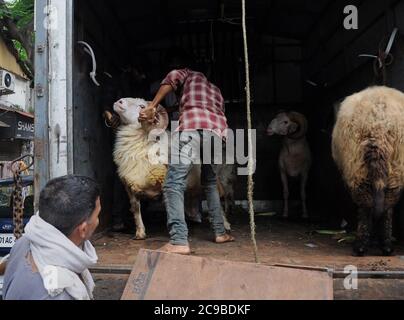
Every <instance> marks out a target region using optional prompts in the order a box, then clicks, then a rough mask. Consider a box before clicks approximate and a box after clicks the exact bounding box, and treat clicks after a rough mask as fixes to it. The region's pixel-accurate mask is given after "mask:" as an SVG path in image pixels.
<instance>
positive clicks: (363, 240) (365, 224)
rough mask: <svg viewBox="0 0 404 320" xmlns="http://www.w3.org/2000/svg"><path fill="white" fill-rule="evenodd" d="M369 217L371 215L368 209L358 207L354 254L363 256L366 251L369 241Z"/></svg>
mask: <svg viewBox="0 0 404 320" xmlns="http://www.w3.org/2000/svg"><path fill="white" fill-rule="evenodd" d="M371 219H372V215H371V214H370V210H369V209H364V208H360V209H359V210H358V231H357V233H358V234H357V239H356V242H355V244H354V246H353V250H354V255H355V256H358V257H363V256H364V255H365V254H366V252H367V249H368V246H369V242H370V232H371V223H372V220H371Z"/></svg>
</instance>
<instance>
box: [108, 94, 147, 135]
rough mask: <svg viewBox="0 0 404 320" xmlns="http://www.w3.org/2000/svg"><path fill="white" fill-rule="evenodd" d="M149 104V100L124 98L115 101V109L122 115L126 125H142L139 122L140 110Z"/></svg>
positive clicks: (123, 122)
mask: <svg viewBox="0 0 404 320" xmlns="http://www.w3.org/2000/svg"><path fill="white" fill-rule="evenodd" d="M147 106H148V103H147V101H145V100H143V99H134V98H122V99H120V100H118V101H117V102H115V104H114V111H115V112H116V113H117V114H118V115H119V116H120V118H121V121H122V124H124V125H135V124H137V125H139V128H141V127H142V125H141V124H140V123H139V114H140V112H141V111H142V110H143V109H144V108H146V107H147Z"/></svg>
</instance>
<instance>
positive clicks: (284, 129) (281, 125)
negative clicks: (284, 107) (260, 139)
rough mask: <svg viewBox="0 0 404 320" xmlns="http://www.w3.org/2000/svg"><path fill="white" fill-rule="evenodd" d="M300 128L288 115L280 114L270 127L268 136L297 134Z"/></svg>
mask: <svg viewBox="0 0 404 320" xmlns="http://www.w3.org/2000/svg"><path fill="white" fill-rule="evenodd" d="M298 127H299V126H298V124H297V123H296V122H293V121H291V120H290V118H289V117H288V115H287V114H286V113H280V114H278V116H277V117H276V118H275V119H274V120H272V122H271V124H270V125H269V127H268V130H267V134H268V136H273V135H280V136H287V135H290V134H292V133H294V132H296V130H297V129H298Z"/></svg>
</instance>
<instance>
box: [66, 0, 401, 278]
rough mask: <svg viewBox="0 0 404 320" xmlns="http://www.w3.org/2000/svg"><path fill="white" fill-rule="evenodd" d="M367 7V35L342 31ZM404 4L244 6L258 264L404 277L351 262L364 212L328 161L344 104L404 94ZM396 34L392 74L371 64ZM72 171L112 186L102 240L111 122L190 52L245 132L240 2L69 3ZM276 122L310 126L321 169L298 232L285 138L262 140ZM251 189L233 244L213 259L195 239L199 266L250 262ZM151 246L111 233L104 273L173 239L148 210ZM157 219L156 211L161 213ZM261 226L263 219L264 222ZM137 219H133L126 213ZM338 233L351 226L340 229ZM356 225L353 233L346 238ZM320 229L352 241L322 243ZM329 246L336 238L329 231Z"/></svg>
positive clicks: (376, 260) (214, 251)
mask: <svg viewBox="0 0 404 320" xmlns="http://www.w3.org/2000/svg"><path fill="white" fill-rule="evenodd" d="M346 5H355V6H357V7H358V8H359V12H360V19H359V29H358V30H346V29H345V28H344V19H345V17H346V15H345V14H344V8H345V6H346ZM402 14H404V6H403V3H402V2H398V1H392V0H390V1H371V0H350V1H332V0H316V1H314V0H312V1H310V0H303V1H302V0H282V1H281V0H271V1H269V0H249V1H247V25H248V41H249V56H250V68H251V83H252V99H253V103H252V113H253V114H252V117H253V128H255V129H256V130H257V160H258V162H257V169H256V174H255V176H254V178H255V200H256V201H257V203H258V202H260V203H263V204H264V205H263V208H262V210H257V211H261V212H257V217H256V223H257V240H258V244H259V249H260V254H261V257H262V262H263V263H268V264H271V263H286V264H300V265H310V266H320V267H326V266H327V267H337V268H343V266H345V265H347V264H351V263H352V262H355V263H357V265H359V266H361V267H362V268H363V269H366V270H379V269H380V270H383V269H386V268H388V269H400V268H402V267H403V265H404V261H403V260H402V259H400V258H399V256H400V253H403V252H404V251H403V250H402V248H400V247H398V249H397V250H398V256H397V257H392V258H388V259H381V258H380V257H376V255H377V252H378V251H377V248H376V249H375V251H374V252H373V253H374V255H375V256H374V257H369V258H365V259H364V260H357V259H356V258H352V256H351V249H350V243H349V236H350V235H351V232H352V231H354V230H355V224H356V218H355V217H356V207H355V205H354V204H353V202H352V200H351V197H350V195H349V193H348V192H347V191H346V189H345V187H344V184H343V182H342V179H341V175H340V174H339V172H338V170H337V168H336V166H335V164H334V162H333V159H332V156H331V134H332V129H333V124H334V120H335V108H336V106H337V105H338V102H340V101H341V99H343V98H344V97H346V96H348V95H350V94H353V93H355V92H357V91H360V90H362V89H364V88H366V87H368V86H371V85H374V84H383V83H386V84H387V85H389V86H392V87H395V88H397V89H400V90H404V81H403V78H402V74H403V72H402V71H403V68H404V37H403V34H404V25H403V23H404V22H403V21H404V20H403V19H400V18H399V17H400V15H402ZM394 28H398V30H399V32H398V33H397V35H396V36H395V38H394V45H393V47H392V49H391V51H390V55H391V57H393V59H392V60H391V61H389V63H388V64H386V66H385V70H386V72H385V74H384V76H383V72H380V71H381V70H380V68H378V65H377V64H375V61H377V60H375V59H374V58H370V57H360V55H362V54H369V55H378V53H379V52H383V50H385V48H386V46H387V45H388V42H389V39H391V38H390V37H391V34H392V32H393V30H394ZM73 32H74V59H73V61H74V64H73V84H74V87H73V93H74V94H73V96H74V104H73V105H74V115H73V117H74V168H75V169H74V170H75V173H77V174H83V175H87V176H91V177H93V178H95V179H97V180H98V181H99V182H100V184H101V185H102V187H103V204H102V205H103V214H102V221H101V230H108V228H109V227H110V225H111V219H112V217H111V212H112V210H113V207H114V199H113V198H114V179H115V175H116V173H115V172H116V168H115V165H114V163H113V159H112V150H113V144H114V134H113V132H112V130H111V129H110V128H108V127H106V126H105V122H104V119H103V117H102V114H103V111H104V110H111V109H112V104H113V102H114V101H116V100H118V99H119V98H121V97H128V96H130V97H141V98H144V99H146V100H147V99H151V98H153V90H152V89H151V87H152V86H153V84H154V85H156V84H157V85H158V83H159V82H160V81H161V80H162V79H163V78H164V77H165V75H166V74H167V72H168V71H169V70H167V68H166V67H165V65H164V61H165V57H166V54H167V52H168V51H169V50H170V49H172V48H173V47H181V48H184V49H186V50H187V51H188V52H189V53H191V54H192V55H193V56H194V57H195V58H196V60H197V62H198V64H199V65H200V66H201V68H202V69H203V70H204V72H205V73H206V74H207V76H208V77H209V79H210V80H211V81H212V82H214V83H215V84H217V85H218V87H220V88H221V90H222V92H223V96H224V99H225V101H226V115H227V117H228V122H229V126H230V127H231V128H232V129H246V128H247V121H246V119H247V115H246V100H245V72H244V70H245V69H244V68H245V66H244V62H245V59H244V51H243V42H242V29H241V1H237V0H215V1H213V0H212V1H206V0H193V1H189V0H175V1H165V0H149V1H142V2H139V1H129V0H121V1H115V2H114V1H108V0H97V1H96V0H87V1H75V3H74V26H73ZM79 41H84V42H86V43H87V44H89V45H90V46H91V48H92V49H93V51H94V55H95V58H96V64H97V69H96V73H97V76H96V81H97V82H98V83H99V84H100V86H97V85H96V84H95V82H94V81H93V79H91V77H90V76H89V74H90V72H91V71H92V70H93V63H92V59H91V57H90V55H89V54H88V52H86V51H85V50H84V46H83V45H82V44H80V43H78V42H79ZM279 110H294V111H297V112H300V113H303V114H304V115H305V116H306V117H307V118H308V122H309V130H308V136H307V137H308V141H309V144H310V148H311V150H312V154H313V166H312V169H311V171H310V178H309V183H308V206H309V214H310V221H309V222H303V221H301V220H300V219H299V217H300V215H301V207H300V201H299V200H300V193H299V184H298V183H293V186H292V189H291V198H292V199H294V200H295V201H293V207H292V212H291V218H290V219H289V220H283V219H281V218H278V217H277V216H281V212H282V211H281V210H282V203H283V201H282V199H283V195H282V184H281V178H280V174H279V169H278V155H279V150H280V147H281V143H282V141H281V139H280V138H275V137H268V136H267V134H266V129H267V127H268V124H269V123H270V122H271V120H272V119H273V117H274V116H275V115H276V113H277V112H278V111H279ZM246 186H247V179H246V177H238V181H237V185H236V200H237V201H238V202H237V203H238V204H239V206H240V208H239V210H236V211H235V212H234V214H232V215H231V216H230V217H229V219H230V220H231V222H232V224H233V228H234V230H233V232H234V234H235V235H236V237H237V239H238V242H236V243H235V244H230V245H229V246H228V247H224V248H223V247H221V248H219V247H217V246H215V245H214V244H213V243H210V242H209V240H210V238H209V226H208V225H203V226H192V227H191V238H192V240H191V241H192V243H191V244H192V246H193V247H194V249H195V250H196V251H197V253H198V255H201V256H211V257H219V258H223V257H224V258H225V259H229V260H236V261H250V262H251V261H253V252H252V249H251V244H250V240H249V239H250V238H249V225H248V213H247V212H246V211H245V210H243V208H242V205H243V201H245V200H246V199H247V195H246ZM145 210H147V213H144V214H143V216H144V220H145V224H146V228H147V229H148V234H149V238H148V239H147V240H146V241H143V242H136V241H133V240H132V239H131V237H132V236H133V234H132V236H131V235H130V234H127V235H118V234H111V233H108V232H106V233H102V234H100V235H99V236H98V237H97V239H96V244H97V251H98V252H99V253H100V262H101V263H104V264H106V265H114V264H115V265H119V264H121V265H122V264H123V265H130V264H132V263H133V262H134V260H135V258H136V252H137V250H138V249H139V248H141V247H146V248H153V249H156V248H158V247H159V246H161V245H162V244H163V243H164V241H165V240H167V239H168V238H167V231H166V225H165V215H164V212H157V213H153V210H152V206H149V208H148V209H147V208H146V209H145ZM160 211H161V210H160ZM273 211H275V212H278V215H277V216H275V217H272V216H271V215H270V214H266V213H270V212H273ZM400 212H401V213H403V212H404V211H403V209H402V205H399V206H398V207H397V210H396V217H395V222H394V225H395V228H396V230H395V236H396V239H397V241H398V242H399V241H400V240H401V241H402V239H404V219H403V218H401V219H400V214H399V213H400ZM260 213H261V215H259V214H260ZM128 215H130V214H129V213H128ZM343 222H346V223H344V226H343V228H342V227H341V224H342V223H343ZM346 225H347V226H346ZM318 230H323V231H324V230H347V233H346V234H344V235H342V236H341V234H338V233H331V234H326V235H324V233H323V234H319V233H317V232H316V231H318ZM325 233H327V232H325Z"/></svg>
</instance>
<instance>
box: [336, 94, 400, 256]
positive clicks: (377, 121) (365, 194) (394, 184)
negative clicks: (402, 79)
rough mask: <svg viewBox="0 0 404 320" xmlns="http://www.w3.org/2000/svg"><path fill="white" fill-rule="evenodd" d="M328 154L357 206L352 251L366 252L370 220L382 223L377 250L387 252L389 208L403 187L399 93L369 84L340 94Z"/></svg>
mask: <svg viewBox="0 0 404 320" xmlns="http://www.w3.org/2000/svg"><path fill="white" fill-rule="evenodd" d="M332 153H333V158H334V160H335V162H336V164H337V166H338V168H339V169H340V171H341V173H342V177H343V179H344V181H345V183H346V185H347V187H348V189H349V190H350V192H351V195H352V198H353V200H354V202H355V203H356V204H357V205H358V207H359V212H358V220H359V221H358V234H357V241H356V243H355V245H354V253H355V255H358V256H363V255H365V254H366V251H367V247H368V245H369V242H370V235H371V231H372V227H371V226H372V224H373V223H374V222H376V223H377V222H381V224H382V225H381V227H382V234H381V248H382V251H383V254H384V255H387V256H389V255H391V254H392V253H393V251H394V248H393V244H392V221H393V209H394V207H395V205H396V204H397V202H398V201H399V199H400V196H401V192H402V190H403V188H404V94H403V93H401V92H400V91H398V90H395V89H391V88H387V87H371V88H368V89H366V90H364V91H362V92H359V93H356V94H354V95H352V96H349V97H348V98H346V99H345V100H344V102H343V103H342V104H341V107H340V110H339V113H338V116H337V122H336V125H335V128H334V132H333V141H332Z"/></svg>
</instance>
